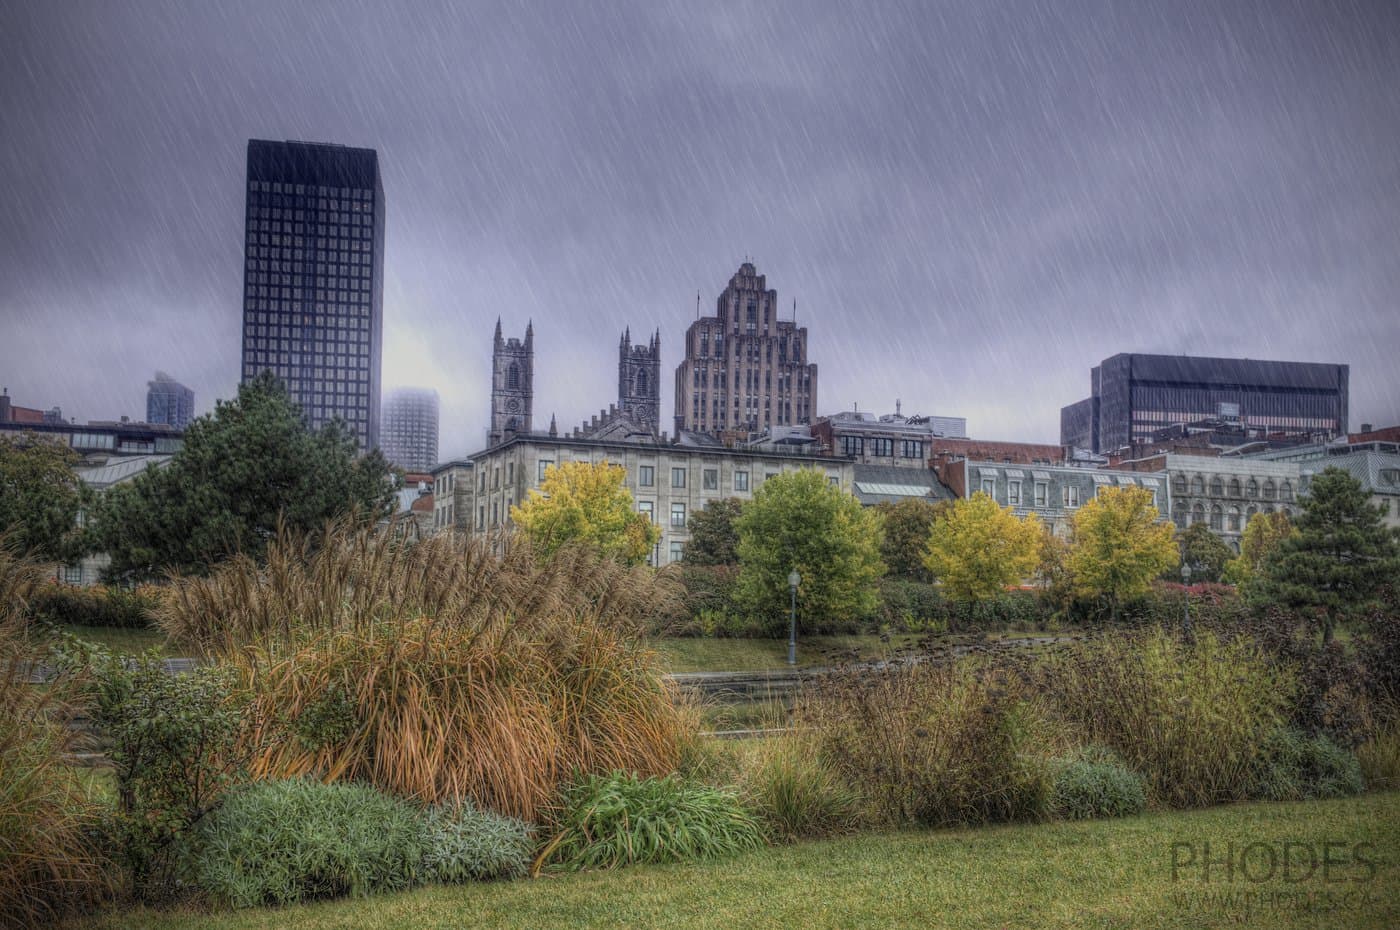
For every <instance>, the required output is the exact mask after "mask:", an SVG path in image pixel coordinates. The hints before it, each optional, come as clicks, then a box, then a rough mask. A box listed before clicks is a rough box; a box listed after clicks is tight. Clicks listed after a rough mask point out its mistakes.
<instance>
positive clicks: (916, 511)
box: [875, 497, 952, 581]
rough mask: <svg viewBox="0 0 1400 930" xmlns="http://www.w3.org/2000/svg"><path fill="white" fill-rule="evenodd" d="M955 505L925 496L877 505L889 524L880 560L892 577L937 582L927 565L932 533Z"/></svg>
mask: <svg viewBox="0 0 1400 930" xmlns="http://www.w3.org/2000/svg"><path fill="white" fill-rule="evenodd" d="M951 506H952V503H951V502H950V501H933V500H930V499H929V498H922V497H911V498H907V499H905V500H902V501H900V502H899V503H897V504H891V503H881V504H877V505H876V507H875V509H876V510H877V511H878V512H879V514H880V516H881V517H882V518H883V519H884V523H885V542H884V545H882V546H881V547H880V558H881V559H882V560H884V563H885V566H886V567H887V568H888V569H889V573H890V574H891V575H900V576H903V577H905V578H912V579H914V580H915V581H932V580H933V575H932V574H930V573H929V570H928V567H927V566H925V565H924V554H925V552H926V551H927V549H928V538H929V533H930V532H932V530H933V523H934V521H935V520H937V519H938V517H939V515H940V514H942V513H944V512H945V511H947V510H948V509H949V508H950V507H951Z"/></svg>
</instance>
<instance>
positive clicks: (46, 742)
mask: <svg viewBox="0 0 1400 930" xmlns="http://www.w3.org/2000/svg"><path fill="white" fill-rule="evenodd" d="M38 576H39V572H38V569H37V567H36V566H34V565H32V564H31V563H28V562H26V561H23V560H19V559H16V558H14V557H13V556H12V555H11V554H10V553H9V552H8V551H7V550H6V549H5V548H4V547H3V546H0V915H3V916H2V917H0V922H4V923H6V924H7V925H8V922H9V921H10V920H13V921H15V922H16V923H17V924H18V925H20V926H45V925H48V924H51V923H53V922H55V921H56V920H58V919H59V918H60V917H61V916H62V915H63V914H64V913H66V912H68V911H70V910H73V909H75V908H77V907H80V906H82V905H85V904H89V903H92V902H95V901H97V900H99V899H100V898H102V897H104V896H105V895H106V894H107V893H108V892H109V891H110V890H111V883H110V875H109V871H108V862H107V860H106V857H105V856H104V855H103V852H102V849H101V847H100V845H99V844H98V843H96V842H95V841H94V835H93V827H94V826H95V824H96V823H97V820H98V814H99V807H98V805H97V804H96V803H95V801H94V800H93V799H92V798H91V797H89V796H88V794H87V792H85V791H84V790H83V786H82V784H81V783H80V782H79V781H78V778H77V775H76V773H75V771H74V769H73V768H72V767H71V766H69V765H68V764H67V762H66V759H65V758H64V757H65V754H66V753H67V752H68V751H69V750H70V749H71V748H72V745H73V732H72V730H71V729H69V727H68V726H67V725H66V723H67V719H66V718H67V716H68V714H69V710H70V707H71V704H70V702H71V701H72V700H73V698H74V697H75V688H74V686H75V682H74V681H73V680H72V679H71V678H68V677H62V676H61V677H59V678H56V679H52V680H50V681H49V683H48V686H47V687H43V688H39V687H35V686H34V685H31V684H30V683H29V676H30V673H31V671H32V670H33V668H34V666H35V665H37V664H41V663H45V662H46V661H47V659H48V656H46V655H45V653H44V651H43V649H42V648H40V646H39V645H38V644H37V643H35V642H33V641H31V640H29V639H28V638H26V635H25V630H24V621H23V619H22V617H21V606H22V604H23V603H24V601H25V599H26V597H27V595H28V593H29V591H30V590H32V589H33V587H34V585H35V584H36V583H37V581H38Z"/></svg>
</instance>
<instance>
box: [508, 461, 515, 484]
mask: <svg viewBox="0 0 1400 930" xmlns="http://www.w3.org/2000/svg"><path fill="white" fill-rule="evenodd" d="M506 484H515V463H514V462H506Z"/></svg>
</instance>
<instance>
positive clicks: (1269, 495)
mask: <svg viewBox="0 0 1400 930" xmlns="http://www.w3.org/2000/svg"><path fill="white" fill-rule="evenodd" d="M1275 493H1277V489H1276V488H1275V487H1274V479H1272V478H1266V479H1264V500H1266V501H1271V500H1273V499H1274V495H1275Z"/></svg>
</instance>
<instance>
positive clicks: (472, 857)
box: [423, 804, 534, 884]
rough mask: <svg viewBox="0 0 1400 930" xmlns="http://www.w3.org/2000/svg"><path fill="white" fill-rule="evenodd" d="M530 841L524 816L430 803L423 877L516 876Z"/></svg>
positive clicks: (527, 858) (446, 880) (454, 880)
mask: <svg viewBox="0 0 1400 930" xmlns="http://www.w3.org/2000/svg"><path fill="white" fill-rule="evenodd" d="M533 845H534V843H533V841H532V840H531V837H530V827H529V825H528V824H526V823H525V822H524V821H522V820H516V819H515V818H513V817H502V816H501V815H500V814H493V813H490V812H489V811H479V810H477V809H476V808H475V807H473V806H472V805H470V804H462V805H461V806H457V807H453V806H448V805H443V806H439V807H433V808H430V809H429V810H428V811H427V813H426V814H424V816H423V878H424V880H426V881H431V882H441V883H442V884H455V883H459V882H468V881H486V880H489V879H495V878H518V877H519V876H521V875H524V874H525V872H526V869H527V868H528V867H529V864H530V852H531V850H532V848H533Z"/></svg>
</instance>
